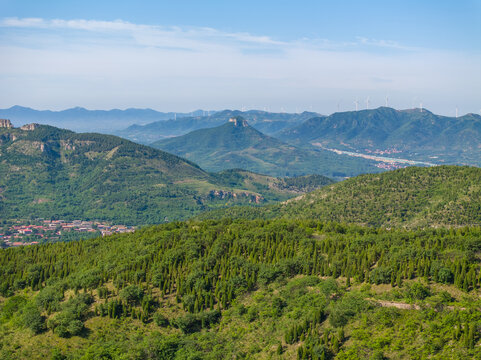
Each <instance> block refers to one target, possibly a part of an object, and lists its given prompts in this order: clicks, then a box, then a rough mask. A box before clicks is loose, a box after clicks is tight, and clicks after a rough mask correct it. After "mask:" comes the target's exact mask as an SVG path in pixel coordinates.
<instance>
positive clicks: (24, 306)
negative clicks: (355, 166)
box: [0, 219, 481, 360]
mask: <svg viewBox="0 0 481 360" xmlns="http://www.w3.org/2000/svg"><path fill="white" fill-rule="evenodd" d="M480 236H481V229H480V228H470V229H469V228H463V229H456V230H451V231H448V230H445V229H439V230H432V229H429V230H426V231H416V232H414V231H405V230H401V231H400V230H396V231H393V230H390V231H388V230H381V229H373V228H364V227H359V226H347V225H340V224H332V223H323V222H318V221H315V220H307V221H293V220H283V219H280V220H275V221H262V220H254V221H243V220H241V221H236V222H231V221H206V222H182V223H171V224H166V225H162V226H157V227H151V228H148V229H143V230H138V231H136V232H135V233H133V234H128V235H116V236H110V237H106V238H99V239H91V240H85V241H80V242H70V243H55V244H48V245H40V246H26V247H21V248H13V249H7V250H0V295H1V296H0V358H2V359H12V360H15V359H69V360H70V359H72V360H73V359H85V360H89V359H92V360H94V359H113V360H120V359H136V360H148V359H176V360H185V359H212V360H217V359H234V358H243V359H299V360H302V359H316V360H321V359H324V360H331V359H339V360H343V359H344V360H345V359H363V360H371V359H413V358H414V359H425V358H426V359H427V358H429V359H438V360H441V359H442V360H444V359H479V358H480V356H481V346H479V344H480V338H481V336H480V332H479V330H480V329H481V312H480V311H479V305H480V301H479V288H480V285H481V276H480V263H479V255H480V250H481V246H480V242H479V238H480Z"/></svg>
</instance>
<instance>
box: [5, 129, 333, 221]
mask: <svg viewBox="0 0 481 360" xmlns="http://www.w3.org/2000/svg"><path fill="white" fill-rule="evenodd" d="M329 182H330V181H329V179H326V178H322V177H315V178H307V177H304V178H299V179H298V180H297V181H294V182H292V181H290V180H282V179H276V178H272V177H268V176H263V175H257V174H253V173H249V172H245V171H236V170H233V171H230V172H223V173H219V174H212V173H208V172H206V171H204V170H202V169H201V168H200V167H198V166H197V165H196V164H194V163H192V162H189V161H188V160H185V159H182V158H179V157H177V156H175V155H171V154H169V153H166V152H164V151H161V150H157V149H153V148H151V147H148V146H143V145H139V144H135V143H133V142H130V141H128V140H125V139H121V138H118V137H115V136H111V135H101V134H85V133H84V134H77V133H74V132H71V131H68V130H62V129H58V128H55V127H51V126H46V125H35V124H31V125H28V126H25V127H22V128H0V218H2V219H14V218H20V219H25V218H36V217H43V218H61V219H98V220H115V221H118V222H123V223H128V224H132V225H140V224H154V223H161V222H164V221H165V220H169V221H171V220H176V219H185V218H187V217H190V216H192V215H194V214H196V213H198V212H200V211H202V210H205V209H208V208H211V207H223V206H227V205H232V204H262V203H268V202H269V201H274V200H276V201H277V200H285V199H287V198H289V197H292V196H296V195H298V194H299V193H300V192H303V191H306V190H312V189H313V188H315V187H319V186H322V185H325V184H327V183H329ZM291 183H292V184H291ZM316 183H318V184H317V185H318V186H316Z"/></svg>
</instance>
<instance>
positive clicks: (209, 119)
mask: <svg viewBox="0 0 481 360" xmlns="http://www.w3.org/2000/svg"><path fill="white" fill-rule="evenodd" d="M236 116H242V117H243V118H245V119H246V120H247V121H248V122H249V124H251V125H252V126H253V127H254V128H256V129H257V130H259V131H262V132H263V133H265V134H268V135H271V134H274V133H276V132H278V131H281V130H284V129H287V128H290V127H293V126H296V125H299V124H300V123H302V122H303V121H306V120H308V119H310V118H312V117H315V116H319V114H317V113H313V112H307V111H305V112H303V113H300V114H289V113H272V112H267V111H260V110H249V111H239V110H223V111H219V112H216V113H214V114H212V115H208V116H190V117H185V118H182V119H180V118H177V119H170V120H168V121H155V122H152V123H149V124H146V125H142V126H140V125H132V126H129V127H128V128H127V129H124V130H122V131H117V132H116V133H115V135H119V136H121V137H124V138H126V139H129V140H132V141H135V142H139V143H141V144H150V143H153V142H155V141H158V140H161V139H165V138H169V137H172V136H180V135H184V134H187V133H189V132H192V131H195V130H199V129H207V128H212V127H216V126H220V125H222V124H224V123H225V122H227V121H228V120H229V119H230V118H232V117H236Z"/></svg>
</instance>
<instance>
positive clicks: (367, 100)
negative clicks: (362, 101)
mask: <svg viewBox="0 0 481 360" xmlns="http://www.w3.org/2000/svg"><path fill="white" fill-rule="evenodd" d="M366 110H369V96H368V97H367V99H366Z"/></svg>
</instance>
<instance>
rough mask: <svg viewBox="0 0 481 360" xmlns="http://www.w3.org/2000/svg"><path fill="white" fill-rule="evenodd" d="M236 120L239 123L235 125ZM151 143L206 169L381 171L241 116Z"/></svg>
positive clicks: (290, 172) (347, 173)
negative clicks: (294, 141)
mask: <svg viewBox="0 0 481 360" xmlns="http://www.w3.org/2000/svg"><path fill="white" fill-rule="evenodd" d="M237 122H239V124H241V126H236V124H237ZM151 146H153V147H156V148H159V149H162V150H164V151H168V152H171V153H174V154H176V155H178V156H182V157H184V158H187V159H190V160H192V161H194V162H196V163H199V164H200V166H202V167H203V168H205V169H207V170H210V171H220V170H224V169H228V168H244V169H247V170H250V171H254V172H258V173H263V174H268V175H271V176H286V175H288V176H289V175H304V174H320V175H324V176H328V177H336V175H337V177H342V176H353V175H357V174H359V173H362V172H368V171H371V172H377V171H381V170H380V169H379V168H377V167H375V166H374V165H373V164H374V162H371V161H368V160H364V159H353V158H350V157H348V156H345V155H337V154H333V153H331V152H328V151H325V150H318V151H313V150H304V149H299V148H297V147H295V146H293V145H289V144H286V143H284V142H282V141H281V140H278V139H276V138H273V137H271V136H268V135H266V134H263V133H262V132H260V131H259V130H257V129H256V128H254V127H252V126H250V125H249V123H248V121H247V120H246V119H244V118H243V117H241V116H236V117H233V118H231V120H229V121H228V122H226V123H224V124H222V125H220V126H217V127H213V128H207V129H199V130H195V131H192V132H190V133H188V134H185V135H182V136H179V137H173V138H169V139H165V140H160V141H157V142H154V143H152V144H151ZM339 175H341V176H339Z"/></svg>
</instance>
